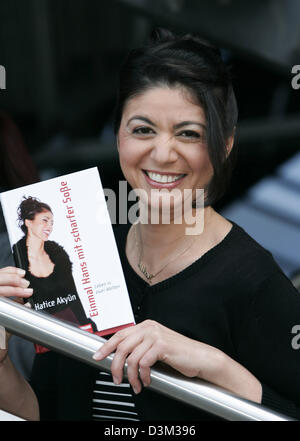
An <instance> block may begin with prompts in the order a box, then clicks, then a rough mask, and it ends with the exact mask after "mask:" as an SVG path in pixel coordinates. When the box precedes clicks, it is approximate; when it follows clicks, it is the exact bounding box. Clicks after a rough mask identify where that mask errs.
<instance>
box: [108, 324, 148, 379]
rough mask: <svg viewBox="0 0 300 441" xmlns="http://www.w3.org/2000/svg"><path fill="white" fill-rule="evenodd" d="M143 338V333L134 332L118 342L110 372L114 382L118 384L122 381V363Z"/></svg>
mask: <svg viewBox="0 0 300 441" xmlns="http://www.w3.org/2000/svg"><path fill="white" fill-rule="evenodd" d="M143 338H144V335H143V333H141V332H135V333H134V334H131V335H129V336H128V337H127V338H126V339H124V340H123V341H121V342H120V343H119V344H118V346H117V349H116V352H115V355H114V358H113V361H112V363H111V373H112V376H113V378H114V381H115V382H116V384H119V383H121V381H122V378H123V371H124V364H125V361H126V359H127V357H128V355H129V354H131V352H132V351H133V350H134V349H135V348H136V347H137V346H139V345H140V344H141V343H142V341H143Z"/></svg>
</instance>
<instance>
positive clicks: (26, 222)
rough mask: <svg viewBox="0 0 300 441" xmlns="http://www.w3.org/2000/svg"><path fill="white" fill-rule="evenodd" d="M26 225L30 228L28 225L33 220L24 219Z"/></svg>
mask: <svg viewBox="0 0 300 441" xmlns="http://www.w3.org/2000/svg"><path fill="white" fill-rule="evenodd" d="M24 225H25V227H26V228H27V229H28V227H29V226H30V225H31V220H30V219H25V220H24Z"/></svg>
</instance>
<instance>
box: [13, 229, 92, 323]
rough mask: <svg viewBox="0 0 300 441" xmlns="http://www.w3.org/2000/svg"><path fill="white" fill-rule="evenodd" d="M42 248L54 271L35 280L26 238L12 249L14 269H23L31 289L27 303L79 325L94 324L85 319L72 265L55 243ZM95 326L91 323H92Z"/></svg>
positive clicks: (66, 255) (64, 252)
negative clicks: (16, 267) (30, 265)
mask: <svg viewBox="0 0 300 441" xmlns="http://www.w3.org/2000/svg"><path fill="white" fill-rule="evenodd" d="M44 248H45V251H46V253H47V254H48V256H49V258H50V260H51V262H52V263H54V269H53V271H52V273H51V274H50V275H49V276H47V277H36V276H35V275H34V274H32V273H31V272H30V270H29V261H28V252H27V246H26V237H25V236H24V237H23V238H22V239H20V240H19V241H18V242H17V243H16V244H15V245H14V246H13V255H14V259H15V261H16V264H17V266H19V267H20V268H23V269H25V270H26V275H25V278H26V279H27V280H28V281H29V282H30V287H32V288H33V295H32V296H31V297H30V300H29V301H30V303H31V305H32V307H34V308H35V309H36V310H39V311H42V312H48V313H50V314H52V315H55V316H56V317H58V318H61V319H64V320H66V321H69V322H71V323H74V324H77V325H78V326H82V325H86V324H88V323H93V322H92V321H91V320H90V319H88V318H87V316H86V314H85V311H84V309H83V306H82V304H81V301H80V298H79V296H78V293H77V289H76V286H75V282H74V279H73V275H72V262H71V261H70V258H69V256H68V254H67V252H66V251H65V250H64V248H63V247H62V246H61V245H59V244H58V243H56V242H54V241H51V240H47V241H45V243H44ZM93 324H94V323H93Z"/></svg>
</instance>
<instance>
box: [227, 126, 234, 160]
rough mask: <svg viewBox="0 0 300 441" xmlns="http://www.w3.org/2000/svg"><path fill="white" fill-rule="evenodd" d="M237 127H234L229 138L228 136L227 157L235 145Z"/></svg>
mask: <svg viewBox="0 0 300 441" xmlns="http://www.w3.org/2000/svg"><path fill="white" fill-rule="evenodd" d="M235 129H236V128H235V127H234V129H233V132H232V135H230V136H229V138H227V141H226V151H227V158H228V156H229V155H230V153H231V150H232V147H233V144H234V139H235Z"/></svg>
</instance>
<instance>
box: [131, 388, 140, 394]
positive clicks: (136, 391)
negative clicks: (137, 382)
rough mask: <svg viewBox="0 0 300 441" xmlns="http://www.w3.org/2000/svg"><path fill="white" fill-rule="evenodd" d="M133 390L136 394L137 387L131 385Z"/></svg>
mask: <svg viewBox="0 0 300 441" xmlns="http://www.w3.org/2000/svg"><path fill="white" fill-rule="evenodd" d="M132 389H133V392H134V393H135V394H136V395H137V394H138V393H139V390H138V388H136V387H135V386H132Z"/></svg>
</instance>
